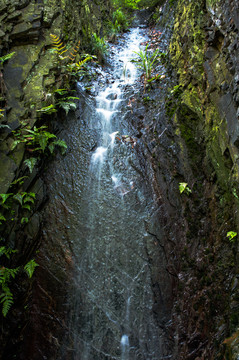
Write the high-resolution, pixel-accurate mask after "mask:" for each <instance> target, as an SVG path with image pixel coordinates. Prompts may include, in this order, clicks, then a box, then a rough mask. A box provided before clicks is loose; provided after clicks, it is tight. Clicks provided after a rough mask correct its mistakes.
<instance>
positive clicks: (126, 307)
mask: <svg viewBox="0 0 239 360" xmlns="http://www.w3.org/2000/svg"><path fill="white" fill-rule="evenodd" d="M143 41H145V35H144V34H143V32H142V30H141V29H139V28H133V29H131V31H130V32H129V33H127V34H126V35H125V42H124V43H122V44H121V45H120V46H119V47H118V51H117V54H115V55H114V56H113V57H112V59H111V60H112V66H113V68H112V77H111V79H110V81H109V84H108V85H107V87H104V88H102V90H101V91H100V92H99V93H98V95H97V96H96V99H95V109H93V108H92V106H88V105H87V104H86V108H85V110H84V113H83V114H82V119H81V120H80V121H79V125H78V129H79V130H78V134H79V137H80V139H81V140H78V139H77V137H76V136H74V140H72V139H71V141H72V147H73V148H74V150H72V152H73V153H74V158H73V155H72V163H71V166H74V167H75V172H74V174H75V175H74V191H73V190H72V191H73V194H72V195H71V206H72V213H73V214H74V215H72V220H71V225H70V226H69V227H70V230H69V232H68V233H69V237H70V241H71V243H72V247H73V251H74V257H75V274H74V278H73V279H72V284H71V291H70V292H69V299H68V303H69V325H68V326H69V332H70V336H69V338H68V339H67V341H66V342H65V344H63V345H62V349H63V350H62V356H61V358H60V359H61V360H65V359H72V360H101V359H102V360H106V359H109V360H111V359H116V360H134V359H135V360H136V359H147V360H156V359H157V360H158V359H159V358H160V346H161V344H160V333H161V332H160V329H159V328H158V326H157V323H156V321H155V318H154V314H153V311H152V308H153V302H154V299H153V293H152V287H151V269H150V264H149V263H148V253H147V251H148V250H146V249H147V247H148V245H149V244H150V246H151V247H153V246H154V245H153V244H154V243H153V239H152V238H151V237H150V235H148V234H147V233H146V232H145V221H146V220H147V218H148V217H149V213H150V211H149V209H150V206H151V205H152V204H151V203H150V201H151V200H150V199H148V198H146V196H145V194H144V188H143V180H144V179H143V178H142V175H141V174H140V172H138V171H137V168H140V165H139V163H138V159H137V154H136V151H135V148H134V147H135V146H137V142H136V140H132V139H133V138H134V134H132V133H131V129H130V127H129V124H128V122H127V120H126V115H127V114H128V113H131V109H130V107H129V106H128V104H129V98H132V97H133V95H134V90H135V88H134V87H135V84H136V81H137V77H139V76H140V74H139V72H138V69H137V68H136V66H135V65H134V64H133V63H131V62H130V60H131V59H132V58H135V53H134V51H138V49H139V47H140V43H142V42H143ZM75 133H77V130H75ZM92 136H93V137H94V140H92ZM80 141H81V142H82V141H83V142H85V143H86V144H87V142H91V141H92V143H93V144H95V146H94V148H93V150H92V151H88V153H87V152H86V151H85V153H84V152H83V155H82V152H79V143H80ZM133 142H135V143H133ZM86 147H87V145H86ZM87 156H88V164H89V165H88V166H87V165H86V164H87V161H86V159H87ZM65 161H66V169H64V171H68V170H67V169H68V168H69V166H70V162H69V161H68V162H67V160H65ZM72 164H73V165H72ZM76 167H77V169H76ZM68 196H69V195H68Z"/></svg>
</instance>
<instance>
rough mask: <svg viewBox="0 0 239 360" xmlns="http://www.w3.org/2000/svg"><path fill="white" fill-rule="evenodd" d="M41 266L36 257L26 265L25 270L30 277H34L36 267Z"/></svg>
mask: <svg viewBox="0 0 239 360" xmlns="http://www.w3.org/2000/svg"><path fill="white" fill-rule="evenodd" d="M37 266H39V265H38V264H37V263H36V262H35V260H34V259H32V260H30V261H29V262H28V263H27V264H26V265H25V266H24V270H25V271H26V273H27V275H28V277H29V278H31V277H32V275H33V273H34V270H35V268H36V267H37Z"/></svg>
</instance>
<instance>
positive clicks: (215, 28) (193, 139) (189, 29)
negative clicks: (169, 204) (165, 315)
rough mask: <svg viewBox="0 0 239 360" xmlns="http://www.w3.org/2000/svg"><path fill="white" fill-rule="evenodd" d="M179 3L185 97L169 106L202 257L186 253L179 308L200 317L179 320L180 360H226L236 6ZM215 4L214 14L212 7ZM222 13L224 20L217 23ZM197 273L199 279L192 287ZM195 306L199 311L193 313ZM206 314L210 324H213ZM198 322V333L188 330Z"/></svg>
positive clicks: (232, 269)
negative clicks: (203, 335)
mask: <svg viewBox="0 0 239 360" xmlns="http://www.w3.org/2000/svg"><path fill="white" fill-rule="evenodd" d="M176 5H177V6H176V17H175V23H174V29H173V36H172V39H171V43H170V48H169V58H170V62H171V65H172V67H173V69H174V71H175V73H176V77H177V83H176V86H175V88H177V87H178V88H179V89H180V94H176V95H177V96H175V93H174V91H173V89H171V94H170V98H169V100H168V105H167V106H168V114H169V116H170V117H171V118H172V119H173V121H174V124H175V132H176V134H177V135H178V142H179V144H180V153H181V155H179V157H180V159H181V161H182V162H184V163H185V169H186V168H187V166H188V165H187V164H188V163H189V164H190V171H188V173H187V178H186V181H188V182H189V183H193V184H194V187H193V190H194V194H193V196H192V197H191V199H186V200H187V201H186V204H184V205H183V207H184V216H185V220H186V223H187V227H188V232H187V238H188V241H189V242H190V243H191V244H192V242H194V247H195V246H196V247H197V248H198V254H197V256H196V254H195V253H194V252H192V250H189V251H188V253H189V258H190V261H189V260H188V257H185V255H183V257H182V270H183V273H184V276H185V278H184V279H185V281H186V283H187V285H186V286H185V283H184V281H183V283H184V285H183V291H182V292H181V295H182V296H183V297H184V300H182V299H181V300H179V304H181V305H180V306H181V311H182V312H183V311H187V312H188V314H190V313H191V314H193V313H194V314H195V309H196V310H197V313H198V315H196V314H195V316H196V317H195V318H194V320H193V321H190V320H186V319H185V318H184V317H183V316H182V315H181V316H179V318H178V321H179V322H181V323H182V324H183V323H185V326H186V327H185V329H184V331H185V333H184V335H183V331H182V334H181V336H182V344H185V343H184V340H183V337H184V336H186V338H187V339H188V340H187V342H188V350H186V348H185V349H184V351H183V352H182V354H183V355H182V354H180V356H181V357H179V358H180V359H181V358H184V359H185V358H191V357H190V356H189V355H188V354H189V353H190V352H192V351H194V352H195V351H196V352H195V356H196V355H197V356H200V358H209V357H210V358H215V359H221V358H222V356H223V355H222V354H223V353H224V349H223V345H222V343H223V341H224V339H225V337H227V336H229V335H230V334H231V333H232V332H233V331H235V330H236V329H237V326H238V307H237V306H235V305H232V304H235V302H234V297H235V296H236V297H237V295H236V294H238V289H236V288H235V286H233V283H234V282H235V281H236V274H237V271H238V266H237V260H236V259H237V257H238V256H237V241H236V242H235V244H232V243H230V242H229V241H227V239H226V233H227V231H229V229H235V231H237V232H238V230H239V229H238V216H237V212H238V205H239V204H238V199H237V196H238V195H237V189H238V182H239V177H238V161H237V159H238V149H237V147H236V141H237V140H236V139H237V136H238V126H237V121H238V117H237V114H236V107H237V101H235V100H236V96H235V86H234V80H233V79H232V76H231V72H230V63H229V62H228V59H229V58H233V60H231V61H234V62H235V61H237V60H236V58H235V55H234V53H233V51H232V52H231V53H230V51H228V49H227V46H228V45H229V43H230V40H229V39H228V37H229V36H230V37H231V38H233V39H234V37H235V36H236V35H235V34H234V30H232V29H230V30H229V28H230V27H229V20H230V21H231V22H234V18H230V19H227V18H226V17H224V16H223V13H222V12H223V10H225V9H223V6H224V8H226V7H228V8H233V6H235V4H234V2H233V3H231V4H229V2H227V4H224V5H223V4H222V2H220V1H218V2H207V3H205V2H204V1H197V2H196V3H195V2H190V1H186V2H185V1H180V0H179V1H177V4H176ZM212 6H213V7H214V11H212V10H211V9H212ZM215 9H217V10H216V14H215ZM217 16H220V20H219V19H218V17H217ZM235 27H236V26H235ZM191 171H192V172H191ZM200 183H201V190H200V192H199V191H198V190H199V185H200ZM203 202H204V206H202V204H203ZM195 222H201V224H200V226H196V227H195V226H194V225H195ZM202 222H204V225H205V222H206V223H207V226H206V227H205V226H203V225H202ZM203 228H204V231H203ZM200 234H201V236H200ZM203 239H204V240H203ZM190 246H191V245H190ZM192 246H193V245H192ZM206 248H207V249H210V250H208V251H209V253H208V254H209V255H210V256H208V255H206V253H203V252H204V251H206ZM203 249H204V250H203ZM201 251H203V252H202V253H201V254H200V252H201ZM192 257H193V258H194V261H193V262H192V261H191V260H192ZM186 269H188V270H187V271H186ZM189 269H191V270H189ZM192 269H194V270H193V271H192ZM193 274H194V275H193ZM190 276H191V279H190ZM194 276H196V277H197V278H198V282H194V280H193V279H194ZM233 278H234V280H232V279H233ZM186 279H187V280H186ZM190 284H191V285H190ZM195 284H197V285H196V286H195ZM213 289H214V290H213ZM219 289H220V290H219ZM225 289H227V290H226V291H225ZM218 291H219V292H220V293H221V294H223V296H216V293H215V292H218ZM187 292H188V293H191V296H192V298H191V305H189V304H188V309H187V310H186V308H185V301H187V300H186V299H187V296H186V293H187ZM203 292H204V295H202V294H203ZM192 294H194V295H192ZM206 294H207V295H206ZM181 295H179V296H181ZM202 296H203V297H204V300H205V296H206V298H207V297H208V300H207V301H206V303H204V305H203V307H202V308H201V311H200V312H198V311H199V310H198V309H200V307H201V306H202V305H200V301H201V300H202ZM196 304H198V305H196ZM191 306H193V307H194V310H190V309H191ZM216 309H217V310H216ZM202 311H203V313H204V315H203V313H202ZM181 314H182V313H181ZM205 314H208V316H209V318H211V319H213V321H214V325H213V326H212V327H210V326H209V324H208V322H207V320H206V318H205ZM200 317H201V326H203V324H204V326H206V327H207V329H208V330H207V331H208V334H210V335H209V341H208V340H207V341H206V343H204V340H203V339H201V340H200V341H201V343H204V349H201V350H200V346H199V343H200V342H198V344H197V342H195V343H194V344H193V343H192V344H191V342H192V340H191V338H190V335H189V333H190V332H193V331H194V332H197V331H199V333H200V332H201V331H202V329H201V330H199V328H198V327H197V326H198V325H197V323H198V319H199V318H200ZM202 319H204V320H202ZM186 324H187V325H186ZM193 324H194V326H195V328H194V329H193V328H191V327H192V326H193ZM206 324H207V325H206ZM183 326H184V325H182V328H181V330H182V329H183ZM204 331H205V329H204ZM186 333H187V335H185V334H186ZM191 336H192V335H191ZM235 337H236V336H235ZM214 341H215V343H214ZM229 342H230V341H229ZM225 343H227V341H225ZM206 344H207V345H206ZM183 346H185V345H183ZM197 346H198V348H197ZM196 348H197V350H196ZM205 349H206V350H205ZM187 351H188V352H187ZM230 351H231V352H230ZM229 353H230V354H229ZM188 356H189V357H188ZM226 356H227V357H226V358H227V359H236V357H235V351H234V350H227V355H226Z"/></svg>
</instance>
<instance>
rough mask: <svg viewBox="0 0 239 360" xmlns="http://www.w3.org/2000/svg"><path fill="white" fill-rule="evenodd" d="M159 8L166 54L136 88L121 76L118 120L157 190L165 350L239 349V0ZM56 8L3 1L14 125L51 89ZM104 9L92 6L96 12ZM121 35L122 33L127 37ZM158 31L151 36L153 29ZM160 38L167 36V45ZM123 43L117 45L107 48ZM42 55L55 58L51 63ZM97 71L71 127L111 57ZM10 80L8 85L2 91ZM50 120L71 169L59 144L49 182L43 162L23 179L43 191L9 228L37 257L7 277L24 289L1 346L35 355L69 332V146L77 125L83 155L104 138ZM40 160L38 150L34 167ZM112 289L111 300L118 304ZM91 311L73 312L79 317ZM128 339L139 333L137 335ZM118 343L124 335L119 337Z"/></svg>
mask: <svg viewBox="0 0 239 360" xmlns="http://www.w3.org/2000/svg"><path fill="white" fill-rule="evenodd" d="M166 5H167V4H166ZM168 5H169V4H168ZM176 5H177V4H176ZM24 9H25V10H24ZM30 9H31V11H30ZM53 9H54V10H53ZM157 12H158V14H159V20H160V21H159V22H158V25H157V27H156V30H157V32H158V31H160V32H162V35H161V37H160V46H161V50H162V51H163V52H166V53H168V54H169V55H168V60H167V61H168V63H167V64H166V65H165V67H163V66H162V67H161V68H159V72H160V74H162V75H166V78H162V79H161V80H159V81H155V82H153V83H152V84H151V86H146V87H145V84H144V83H143V82H142V83H141V85H139V86H138V87H137V88H136V89H135V91H132V90H131V89H130V87H129V88H128V90H127V88H126V89H125V96H126V99H127V101H126V103H125V108H127V109H128V111H127V114H126V116H125V120H124V121H125V122H127V124H128V128H127V130H128V131H127V132H128V134H129V135H130V136H131V137H132V138H133V139H137V141H136V144H135V146H134V147H133V149H132V151H133V152H134V153H135V154H137V159H138V160H137V161H138V163H137V166H135V164H134V163H133V165H134V166H135V171H136V173H138V174H139V176H140V177H141V178H143V179H144V183H142V184H141V186H142V188H143V189H144V192H145V194H147V199H151V200H150V201H152V199H153V206H152V203H150V204H151V206H152V208H151V212H150V216H149V218H148V219H147V221H146V222H145V231H146V232H147V234H148V242H147V246H146V249H147V251H146V257H147V261H148V263H149V267H150V281H151V287H152V294H153V299H152V301H153V304H152V314H153V319H154V321H155V322H156V323H157V325H158V327H159V328H160V329H161V331H160V337H161V341H164V347H163V348H164V351H165V354H167V355H165V356H168V358H171V359H174V360H179V359H192V360H194V359H195V360H196V359H200V360H202V359H205V360H208V359H222V358H225V359H230V360H231V359H233V360H236V359H237V357H238V345H237V343H238V342H237V339H238V332H237V326H238V313H239V308H238V286H237V285H238V279H237V276H238V255H237V250H238V245H237V244H238V243H237V240H236V241H235V242H230V241H229V240H228V238H227V232H228V231H231V230H234V231H238V230H239V229H238V223H239V220H238V206H239V204H238V196H239V191H238V135H239V134H238V131H239V129H238V115H239V114H238V106H239V95H238V64H239V60H238V18H239V16H238V4H237V1H236V0H232V1H225V2H222V1H219V2H217V3H216V4H214V5H213V6H212V5H210V2H209V1H207V2H204V1H199V2H197V3H195V2H190V1H178V7H176V8H175V9H174V13H173V14H174V22H173V23H172V27H171V28H170V26H168V28H167V31H165V26H166V23H168V24H169V22H168V21H169V19H171V21H172V20H173V16H172V10H171V8H170V7H166V8H163V9H159V10H157ZM60 14H61V12H60V11H59V8H58V6H55V7H51V6H48V5H47V6H45V5H44V6H43V4H42V3H40V2H38V4H35V6H34V8H32V4H30V2H29V1H25V2H24V1H22V2H17V3H16V2H14V1H9V2H6V3H4V4H1V5H0V20H1V21H2V22H3V23H4V26H3V28H2V29H1V30H0V47H1V48H2V49H5V48H6V47H7V44H8V43H9V41H11V42H10V43H11V44H12V51H15V49H16V50H17V54H16V58H15V60H14V58H13V59H11V60H10V61H9V62H8V63H7V64H6V66H5V67H4V78H5V80H6V81H5V82H6V87H8V84H10V85H11V89H12V90H14V96H10V95H9V97H8V105H9V108H10V107H11V108H12V109H11V111H10V113H9V117H8V123H9V125H10V127H11V128H12V129H14V128H17V127H18V124H19V120H20V119H22V118H26V117H28V116H30V114H29V112H28V111H29V110H28V111H26V104H31V103H35V102H37V101H38V99H39V94H40V91H41V90H42V89H44V91H45V90H47V85H46V84H47V83H51V84H52V83H54V82H55V80H56V77H55V75H54V76H53V69H54V62H52V63H51V57H48V58H45V60H43V59H44V57H43V56H42V55H43V54H44V51H45V50H44V46H45V45H46V41H45V40H44V41H42V42H41V36H42V35H44V36H45V37H46V38H47V36H48V35H47V34H48V31H49V33H50V31H51V32H52V29H53V28H54V29H55V28H57V29H58V28H60V27H61V25H60V24H61V21H62V18H61V15H60ZM35 15H37V16H35ZM85 15H86V14H85ZM99 16H100V15H99V14H98V13H97V14H96V17H97V18H99ZM72 26H73V25H72ZM69 28H70V27H69ZM145 31H146V30H145ZM170 37H171V40H170ZM123 39H124V38H122V44H121V43H119V46H123ZM152 40H153V42H155V44H156V45H158V42H157V41H158V40H157V39H152ZM120 41H121V40H120ZM167 43H170V46H169V49H168V48H167V47H165V46H166V45H167ZM47 44H48V43H47ZM15 45H18V46H16V47H15ZM28 45H29V47H28V50H27V51H25V49H26V46H28ZM117 50H118V47H116V48H115V49H113V51H117ZM46 63H47V64H49V63H50V64H51V66H52V67H50V68H48V67H47V70H46V67H45V64H46ZM109 63H110V61H109ZM25 65H26V66H27V67H25ZM38 65H39V68H40V69H41V70H40V75H37V73H38V68H37V67H36V66H38ZM94 71H96V72H97V76H98V77H100V81H99V83H98V85H97V84H95V87H94V88H92V89H91V90H86V89H85V88H84V86H82V84H80V88H79V94H80V97H81V98H82V102H81V104H80V109H79V111H78V112H77V113H76V115H73V114H72V115H71V116H70V118H69V119H68V121H69V124H70V126H72V127H73V126H74V124H75V122H76V121H79V123H80V124H81V126H82V127H86V124H85V123H84V121H83V120H82V117H81V116H82V111H83V108H84V107H85V106H86V105H85V104H84V100H85V101H86V103H88V104H91V103H92V99H93V98H94V97H95V96H96V95H97V94H98V92H99V89H100V88H101V87H103V86H105V85H106V83H107V82H108V83H109V82H111V81H112V82H113V81H114V80H113V79H112V77H111V75H110V71H111V70H110V67H109V70H108V74H105V72H104V71H102V70H100V69H96V70H94ZM28 76H29V77H33V78H35V84H36V85H37V84H38V83H39V79H42V78H44V81H43V85H41V87H40V90H39V89H37V88H32V87H30V86H28V84H27V82H25V79H26V78H27V77H28ZM40 81H42V80H40ZM139 83H140V79H139ZM22 84H24V87H22ZM45 85H46V86H45ZM86 86H87V85H86ZM5 91H6V89H5V88H4V87H3V85H2V87H1V92H5ZM1 105H2V103H1ZM28 109H29V107H28ZM9 110H10V109H8V111H9ZM32 111H33V113H34V111H35V110H34V109H33V110H32ZM1 121H3V120H1ZM3 124H4V122H3ZM54 126H55V127H56V128H57V129H58V130H61V131H62V134H65V135H64V136H66V137H67V136H68V137H69V138H68V141H69V144H70V145H69V144H68V146H69V150H68V158H69V161H67V162H66V167H67V169H68V166H69V171H68V172H67V173H66V174H65V173H64V172H61V171H59V169H61V166H62V161H63V160H62V159H61V158H60V157H57V158H56V160H55V161H54V164H53V165H52V167H50V169H49V170H48V174H47V178H45V179H44V180H45V181H46V183H47V191H46V189H45V188H44V185H43V183H42V181H41V180H37V181H36V179H37V177H39V173H37V172H35V173H34V174H33V175H32V176H31V178H30V179H29V182H28V183H27V187H26V189H28V190H31V191H33V190H32V189H34V188H35V190H36V193H37V194H38V203H37V205H36V212H35V214H34V215H33V216H32V217H31V221H30V222H29V223H28V224H27V226H26V227H25V228H21V229H20V230H19V229H13V230H12V231H11V232H10V235H9V239H10V241H11V242H16V243H17V244H18V245H17V248H18V249H19V250H21V251H22V253H24V254H25V255H24V257H25V259H26V258H28V257H30V256H31V255H32V254H33V253H34V251H35V249H36V248H38V247H39V243H40V244H41V247H40V252H39V254H38V258H37V262H38V264H39V265H40V268H39V270H37V273H36V276H35V277H34V281H33V284H32V287H31V289H29V287H28V285H26V288H24V286H23V287H22V288H21V289H20V287H17V286H15V287H16V288H15V289H14V291H15V293H16V296H17V299H19V300H18V301H17V303H16V306H14V309H13V314H12V315H10V317H9V318H8V323H7V325H6V322H4V329H5V330H4V331H5V335H4V336H3V344H5V346H2V349H1V356H2V358H3V359H12V358H14V357H16V356H17V358H19V359H24V360H27V359H29V360H30V359H32V356H33V355H32V354H34V359H36V360H37V359H39V360H40V359H43V358H45V357H47V358H49V359H52V360H53V359H57V358H59V354H60V353H62V343H63V342H64V341H65V340H64V339H65V338H68V339H69V338H70V336H69V334H70V329H69V325H68V323H67V322H66V319H67V318H68V315H67V311H68V310H67V309H68V306H67V302H68V286H69V284H70V283H71V282H73V274H74V270H73V269H74V265H73V264H74V256H73V255H74V249H73V244H72V242H71V240H70V239H69V228H70V227H72V224H71V223H70V219H71V218H72V212H73V210H72V207H71V201H70V200H69V197H70V194H71V192H72V189H73V190H74V193H78V194H79V196H81V194H82V191H83V189H82V187H81V186H79V187H78V186H76V184H75V182H74V178H75V176H76V174H75V173H74V172H73V173H72V170H71V169H72V167H73V168H74V169H77V166H78V160H77V158H75V156H73V153H71V146H73V144H74V137H75V136H77V137H78V136H79V137H80V144H81V145H80V147H79V149H78V151H79V154H81V155H80V156H81V162H82V164H89V156H90V155H89V154H92V152H93V151H94V150H95V149H96V147H97V144H98V139H97V133H94V132H89V133H88V134H87V135H84V136H82V135H81V131H80V129H79V131H78V130H77V131H76V132H75V133H74V131H73V133H71V132H68V129H67V128H68V126H69V125H66V123H65V122H64V119H58V120H57V123H55V124H53V127H54ZM8 133H9V131H8V130H7V129H6V131H2V133H1V136H2V139H4V140H5V139H8ZM67 134H68V135H67ZM92 139H93V140H92ZM78 141H79V140H77V143H78ZM128 145H129V144H128ZM9 146H10V143H9V144H8V143H6V142H2V143H1V152H2V155H1V160H2V159H3V163H2V164H3V167H2V168H1V169H4V171H3V174H2V175H1V182H0V183H1V184H2V189H3V190H1V192H6V191H7V189H8V187H9V184H10V183H11V182H12V181H13V179H14V178H15V176H16V172H17V173H18V170H17V169H18V166H19V165H16V161H13V160H12V157H10V156H9V155H10V154H9ZM122 146H123V144H122ZM129 146H130V145H129ZM23 154H24V149H20V150H18V154H16V155H15V157H17V159H18V160H17V164H21V163H22V159H23ZM119 166H121V165H120V164H119ZM41 169H42V167H41V166H40V164H39V171H40V173H41ZM57 169H58V170H57ZM64 171H65V170H64ZM75 172H77V170H75ZM21 174H22V175H23V174H24V173H22V172H21ZM63 174H64V176H63ZM77 176H78V174H77ZM86 176H87V166H83V167H82V169H81V175H80V177H81V179H82V184H83V183H84V177H86ZM56 178H57V180H58V181H59V179H60V181H61V182H62V189H64V191H62V192H61V191H57V192H56V193H54V187H55V185H54V184H55V182H56ZM179 183H187V184H188V187H189V188H190V189H191V191H192V192H191V194H189V195H187V194H186V193H182V194H180V192H179ZM76 187H77V188H76ZM35 190H34V191H35ZM47 196H50V202H49V203H48V207H47V212H46V208H45V207H44V209H43V211H42V207H43V205H44V204H45V200H46V197H47ZM46 214H47V216H46ZM42 215H43V218H44V219H45V220H44V222H42ZM44 215H45V216H44ZM75 225H76V224H73V229H74V226H75ZM40 231H41V232H40ZM238 232H239V231H238ZM39 234H41V235H40V238H39ZM82 250H83V249H82ZM26 289H29V294H28V296H26V292H27V291H26ZM26 299H28V300H26ZM81 300H82V301H83V299H79V301H81ZM120 303H121V302H120V300H118V306H119V307H120V306H121V305H120ZM24 306H25V307H26V306H27V307H28V308H29V311H28V312H24V311H23V310H22V309H23V308H24ZM85 317H86V315H84V317H82V319H81V321H83V320H84V321H86V320H87V319H86V318H85ZM46 329H47V330H46ZM6 339H7V340H6ZM105 339H106V340H105V343H104V344H102V351H103V352H105V353H107V351H108V349H109V344H114V345H116V342H115V338H114V336H113V335H112V333H111V332H108V334H105ZM131 340H132V338H131ZM133 341H135V343H134V344H135V346H137V339H136V338H134V340H133ZM124 344H126V345H127V341H126V340H125V342H124ZM19 349H20V350H19ZM67 356H68V357H69V358H72V356H73V350H72V352H71V351H70V350H68V353H67ZM94 356H96V354H94ZM117 356H118V355H117ZM94 358H95V357H94ZM138 358H139V359H140V358H141V357H140V355H139V356H138ZM159 358H160V357H159ZM157 359H158V357H157Z"/></svg>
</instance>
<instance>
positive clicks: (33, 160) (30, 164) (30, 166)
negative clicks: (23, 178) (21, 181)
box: [24, 157, 38, 173]
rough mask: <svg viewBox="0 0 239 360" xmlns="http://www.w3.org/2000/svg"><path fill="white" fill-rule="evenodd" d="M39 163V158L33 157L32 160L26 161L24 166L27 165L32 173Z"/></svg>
mask: <svg viewBox="0 0 239 360" xmlns="http://www.w3.org/2000/svg"><path fill="white" fill-rule="evenodd" d="M37 161H38V158H34V157H31V158H29V159H26V160H25V161H24V164H26V165H27V167H28V169H29V171H30V173H32V172H33V169H34V166H35V165H36V163H37Z"/></svg>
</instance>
